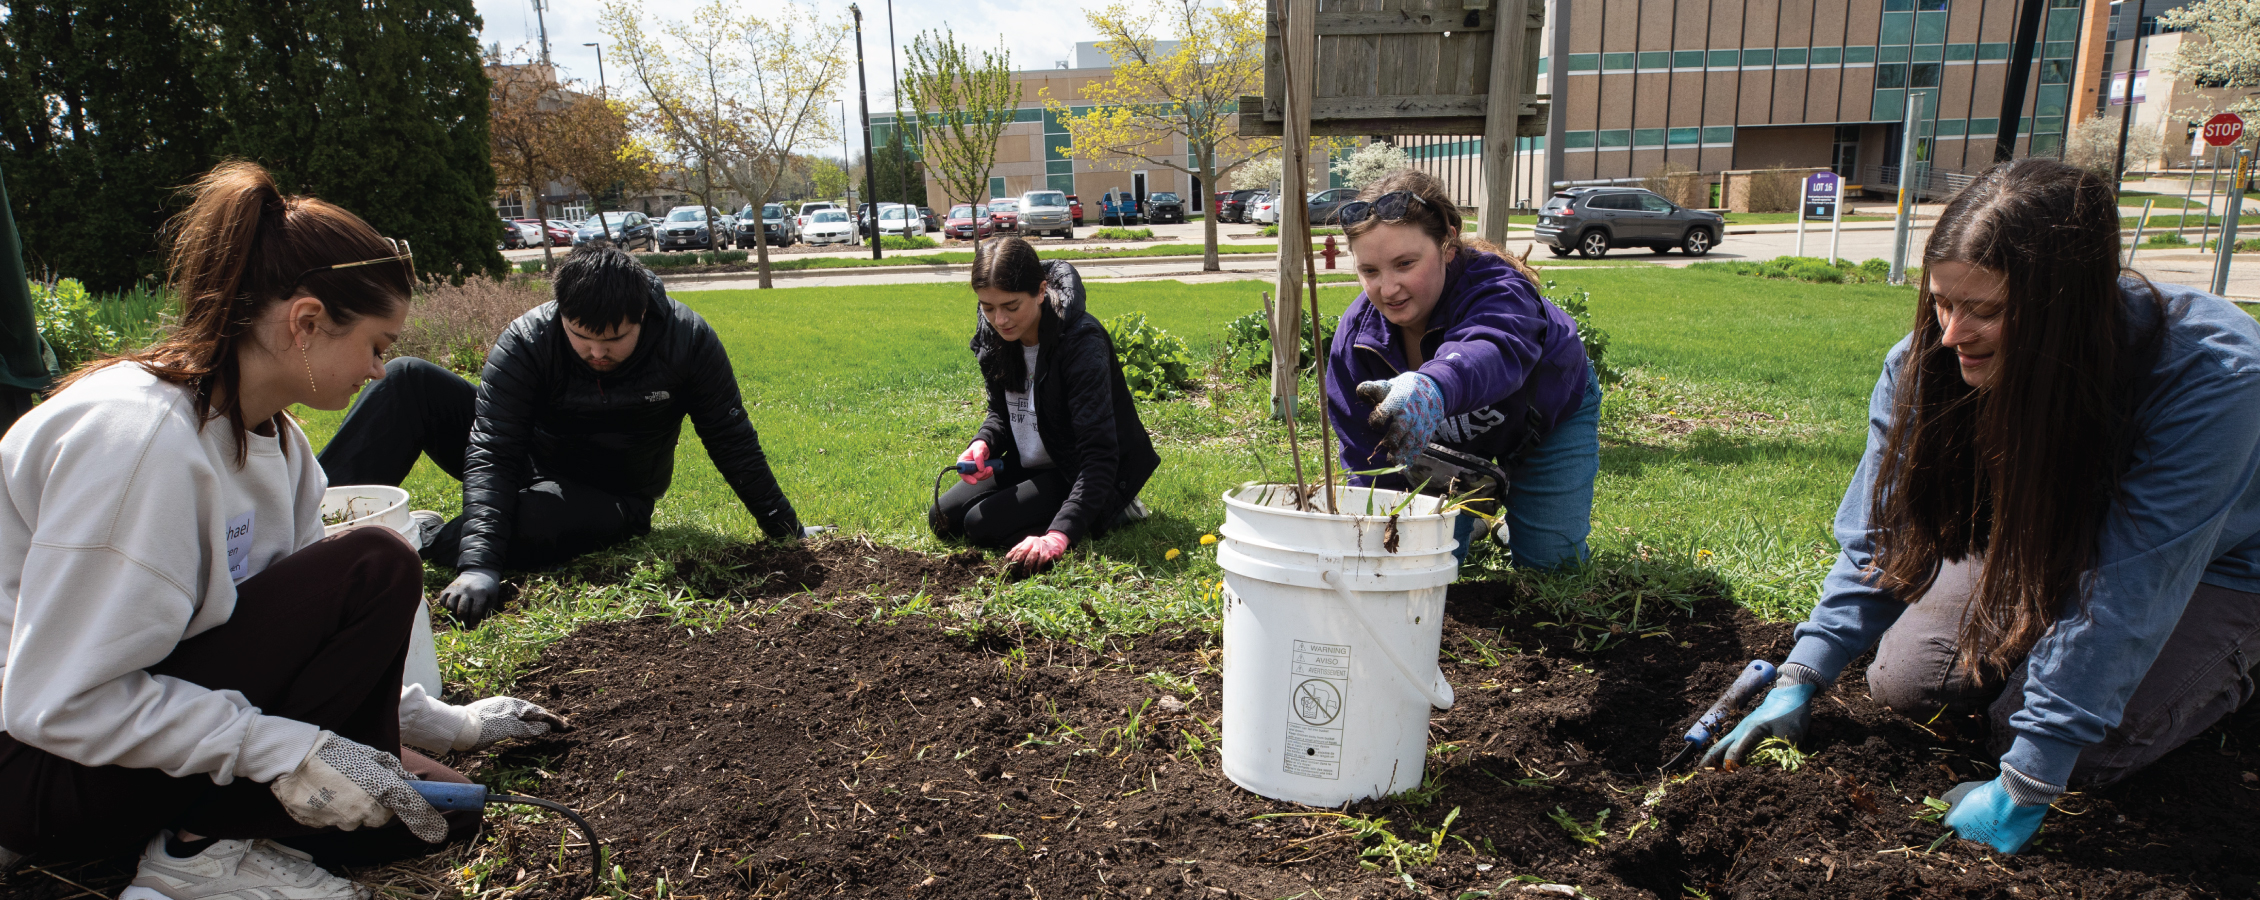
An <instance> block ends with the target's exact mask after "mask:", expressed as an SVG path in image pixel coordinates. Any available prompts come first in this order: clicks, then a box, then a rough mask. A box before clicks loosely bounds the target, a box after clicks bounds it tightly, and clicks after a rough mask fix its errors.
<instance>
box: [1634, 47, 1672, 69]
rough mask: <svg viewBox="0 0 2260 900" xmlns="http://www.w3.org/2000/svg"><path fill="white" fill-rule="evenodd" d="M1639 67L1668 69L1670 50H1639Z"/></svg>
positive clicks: (1669, 65)
mask: <svg viewBox="0 0 2260 900" xmlns="http://www.w3.org/2000/svg"><path fill="white" fill-rule="evenodd" d="M1640 68H1643V69H1669V68H1671V52H1670V51H1668V50H1644V51H1641V53H1640Z"/></svg>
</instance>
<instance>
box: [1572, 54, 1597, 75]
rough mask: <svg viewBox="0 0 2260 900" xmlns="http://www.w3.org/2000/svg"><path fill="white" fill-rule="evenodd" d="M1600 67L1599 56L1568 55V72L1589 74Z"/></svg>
mask: <svg viewBox="0 0 2260 900" xmlns="http://www.w3.org/2000/svg"><path fill="white" fill-rule="evenodd" d="M1600 67H1601V54H1598V53H1572V54H1570V55H1569V70H1570V71H1572V72H1591V71H1593V70H1594V69H1598V68H1600Z"/></svg>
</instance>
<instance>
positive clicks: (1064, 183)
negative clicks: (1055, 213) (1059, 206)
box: [1044, 175, 1075, 193]
mask: <svg viewBox="0 0 2260 900" xmlns="http://www.w3.org/2000/svg"><path fill="white" fill-rule="evenodd" d="M1044 186H1045V187H1048V188H1051V189H1052V190H1055V191H1060V192H1062V193H1064V192H1066V191H1072V190H1074V189H1075V176H1073V175H1046V176H1044Z"/></svg>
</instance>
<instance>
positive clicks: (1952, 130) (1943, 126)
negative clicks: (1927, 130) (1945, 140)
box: [1938, 119, 1969, 137]
mask: <svg viewBox="0 0 2260 900" xmlns="http://www.w3.org/2000/svg"><path fill="white" fill-rule="evenodd" d="M1968 125H1969V120H1967V119H1940V120H1938V133H1939V135H1940V136H1943V137H1953V136H1955V135H1959V134H1961V133H1962V129H1963V128H1965V127H1968Z"/></svg>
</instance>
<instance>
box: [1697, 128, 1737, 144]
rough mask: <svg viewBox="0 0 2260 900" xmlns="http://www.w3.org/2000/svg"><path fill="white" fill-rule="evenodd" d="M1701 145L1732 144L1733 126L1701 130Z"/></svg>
mask: <svg viewBox="0 0 2260 900" xmlns="http://www.w3.org/2000/svg"><path fill="white" fill-rule="evenodd" d="M1703 143H1706V144H1731V143H1734V126H1732V125H1713V126H1711V127H1709V128H1705V129H1703Z"/></svg>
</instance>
